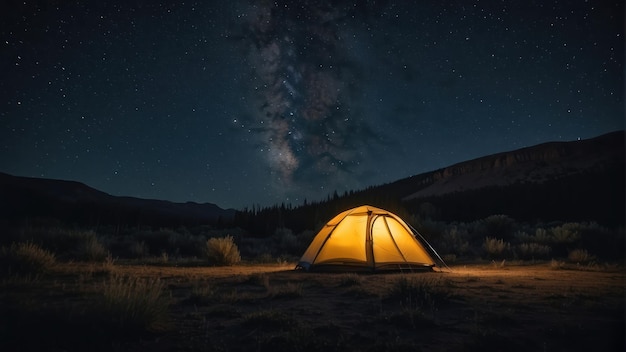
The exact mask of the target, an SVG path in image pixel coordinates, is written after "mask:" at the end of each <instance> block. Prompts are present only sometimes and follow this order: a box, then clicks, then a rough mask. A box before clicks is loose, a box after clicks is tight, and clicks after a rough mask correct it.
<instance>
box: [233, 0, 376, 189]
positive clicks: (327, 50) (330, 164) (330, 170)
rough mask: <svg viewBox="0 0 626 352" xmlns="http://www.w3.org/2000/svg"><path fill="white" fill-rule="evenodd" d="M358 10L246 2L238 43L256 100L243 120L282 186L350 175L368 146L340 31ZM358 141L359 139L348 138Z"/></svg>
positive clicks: (353, 71) (354, 69)
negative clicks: (243, 44)
mask: <svg viewBox="0 0 626 352" xmlns="http://www.w3.org/2000/svg"><path fill="white" fill-rule="evenodd" d="M357 10H358V8H356V7H355V6H352V5H343V4H339V3H337V4H335V5H334V6H333V7H330V6H322V5H320V3H319V2H314V1H303V2H298V3H297V5H296V4H294V3H293V2H291V1H284V2H282V3H281V2H271V3H270V2H265V3H263V4H262V5H252V6H251V7H250V12H249V15H248V21H247V22H246V23H245V24H244V25H245V26H246V30H247V35H246V36H245V40H246V41H248V42H249V55H250V62H251V65H252V67H253V68H254V74H255V79H254V80H253V81H252V82H253V85H254V91H255V93H256V98H257V99H258V102H257V104H256V106H254V109H253V111H251V115H252V117H251V121H248V123H250V124H252V125H254V126H255V127H256V129H257V131H259V132H260V136H261V139H262V144H264V147H263V148H264V149H265V151H266V155H267V159H268V162H269V165H270V167H271V169H272V170H273V171H275V172H276V173H277V177H278V179H277V180H278V181H279V182H280V183H282V184H283V185H287V186H291V185H294V184H295V185H297V184H298V183H299V182H300V181H301V180H305V179H308V177H309V176H310V174H311V173H315V174H318V175H320V176H321V177H329V176H332V177H333V178H334V179H337V177H339V178H343V177H350V175H351V174H353V173H354V171H355V169H356V165H358V163H359V159H360V156H359V153H358V152H357V151H358V150H359V148H363V146H364V145H366V144H367V143H372V142H373V141H374V140H373V138H362V137H363V136H368V135H373V134H368V133H364V132H365V131H367V130H368V126H367V123H366V122H365V121H363V120H362V119H359V118H358V117H357V116H355V113H354V109H353V108H352V101H353V99H354V95H355V94H356V92H357V91H358V90H357V89H356V87H355V85H354V81H355V75H358V70H359V68H358V67H357V66H356V65H355V64H354V60H352V59H351V57H350V53H349V52H347V50H346V46H345V45H344V44H345V43H344V41H343V38H342V34H343V33H342V26H344V27H345V26H346V25H347V19H348V17H349V16H350V17H354V13H355V12H356V11H357ZM352 136H359V137H360V138H352Z"/></svg>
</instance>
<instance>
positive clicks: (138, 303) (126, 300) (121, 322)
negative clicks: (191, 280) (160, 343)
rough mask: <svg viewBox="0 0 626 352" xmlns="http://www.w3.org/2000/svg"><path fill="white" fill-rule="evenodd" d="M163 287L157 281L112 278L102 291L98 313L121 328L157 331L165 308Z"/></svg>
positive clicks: (167, 302)
mask: <svg viewBox="0 0 626 352" xmlns="http://www.w3.org/2000/svg"><path fill="white" fill-rule="evenodd" d="M164 286H165V285H164V284H163V283H162V282H161V281H160V280H159V279H141V278H132V277H120V276H115V277H112V278H111V279H110V280H109V281H108V282H106V285H105V286H104V288H103V291H102V301H101V305H100V309H101V311H100V312H99V314H102V316H103V317H104V318H105V319H106V320H108V321H109V322H110V323H113V324H114V325H116V326H118V327H120V328H124V329H129V330H157V329H160V328H162V327H163V326H164V324H165V319H166V317H167V309H168V306H169V297H167V296H165V295H164V292H163V291H164Z"/></svg>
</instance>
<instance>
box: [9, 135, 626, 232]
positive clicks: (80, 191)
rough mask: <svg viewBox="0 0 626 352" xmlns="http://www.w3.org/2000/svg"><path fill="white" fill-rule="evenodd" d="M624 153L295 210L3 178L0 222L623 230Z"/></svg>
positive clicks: (572, 149) (520, 154)
mask: <svg viewBox="0 0 626 352" xmlns="http://www.w3.org/2000/svg"><path fill="white" fill-rule="evenodd" d="M624 154H625V147H624V131H616V132H612V133H608V134H604V135H601V136H598V137H594V138H590V139H585V140H579V141H569V142H547V143H542V144H538V145H535V146H530V147H525V148H520V149H516V150H512V151H507V152H501V153H496V154H491V155H487V156H483V157H480V158H475V159H471V160H468V161H464V162H460V163H456V164H453V165H450V166H448V167H445V168H441V169H438V170H434V171H431V172H426V173H421V174H418V175H413V176H410V177H407V178H403V179H400V180H397V181H394V182H391V183H387V184H382V185H377V186H371V187H368V188H366V189H363V190H359V191H350V192H349V193H348V192H346V193H345V194H344V195H343V196H338V195H337V194H335V195H334V196H333V197H332V198H331V197H330V196H329V198H328V199H327V200H326V201H319V202H312V203H308V204H307V203H306V202H305V204H303V205H300V206H297V207H295V208H292V207H291V205H289V207H288V208H289V209H286V208H285V207H284V204H283V206H282V207H277V206H275V207H268V208H266V210H265V211H259V209H256V210H253V211H251V212H250V211H249V210H247V209H244V210H239V211H237V210H234V209H222V208H220V207H219V206H217V205H216V204H213V203H202V204H198V203H194V202H186V203H174V202H170V201H166V200H151V199H142V198H135V197H119V196H112V195H110V194H107V193H105V192H102V191H99V190H96V189H94V188H91V187H89V186H87V185H85V184H83V183H80V182H76V181H65V180H53V179H39V178H29V177H20V176H12V175H9V174H5V173H0V219H2V217H4V218H5V220H7V221H12V220H13V218H28V217H37V216H41V217H56V218H60V219H63V220H65V221H77V222H80V223H86V224H94V223H96V224H97V223H117V224H120V223H124V224H131V225H138V224H139V225H141V224H149V225H151V226H178V225H184V224H204V223H214V224H215V223H218V222H222V221H226V222H227V223H230V224H232V225H234V226H241V227H244V228H246V227H250V230H251V231H257V232H263V233H266V232H267V233H270V234H271V231H273V230H272V229H273V228H277V227H281V226H287V227H290V228H293V229H307V228H308V229H310V228H315V227H316V226H317V225H316V224H317V223H318V222H319V221H321V219H325V218H326V217H330V216H332V215H334V214H335V213H336V212H338V211H342V210H345V209H348V208H349V207H354V206H358V205H362V204H371V205H374V206H378V207H383V208H388V209H389V210H391V211H394V210H396V211H402V209H404V211H405V212H406V213H407V214H421V213H422V212H423V208H424V204H428V207H431V208H433V209H437V212H438V214H439V217H440V218H441V219H445V220H448V221H456V220H472V219H478V218H480V217H485V216H488V215H492V214H502V213H507V214H509V215H511V216H514V217H518V218H520V219H528V220H535V219H552V220H555V219H557V218H558V219H562V220H572V221H573V220H585V221H587V220H588V221H603V222H606V223H610V224H617V225H619V224H623V223H624V193H626V191H625V190H624V189H625V185H624V179H625V177H624V163H625V162H624V160H625V156H624ZM421 215H424V214H421ZM430 215H432V214H429V216H430ZM255 217H256V220H254V219H253V218H255ZM231 220H232V221H233V222H231ZM238 221H239V222H238ZM252 224H255V225H252ZM259 229H261V230H259Z"/></svg>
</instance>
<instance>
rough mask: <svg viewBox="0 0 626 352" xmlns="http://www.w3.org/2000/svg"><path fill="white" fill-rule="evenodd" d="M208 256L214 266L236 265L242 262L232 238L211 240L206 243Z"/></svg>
mask: <svg viewBox="0 0 626 352" xmlns="http://www.w3.org/2000/svg"><path fill="white" fill-rule="evenodd" d="M206 255H207V257H208V259H209V263H210V264H212V265H234V264H237V263H239V262H240V261H241V255H240V254H239V249H238V248H237V245H236V244H235V242H234V240H233V237H232V236H226V237H224V238H210V239H209V240H208V241H207V243H206Z"/></svg>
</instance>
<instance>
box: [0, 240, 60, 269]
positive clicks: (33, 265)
mask: <svg viewBox="0 0 626 352" xmlns="http://www.w3.org/2000/svg"><path fill="white" fill-rule="evenodd" d="M55 263H56V258H55V256H54V254H53V253H51V252H49V251H47V250H45V249H43V248H41V247H40V246H39V245H37V244H34V243H31V242H20V243H13V244H11V246H10V247H2V249H0V268H1V269H2V270H3V271H6V272H7V273H20V274H40V273H45V272H46V271H48V270H49V269H50V268H51V267H52V266H54V264H55Z"/></svg>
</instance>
